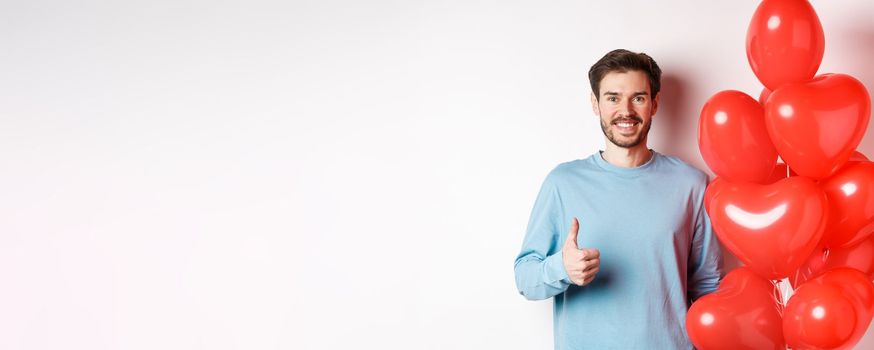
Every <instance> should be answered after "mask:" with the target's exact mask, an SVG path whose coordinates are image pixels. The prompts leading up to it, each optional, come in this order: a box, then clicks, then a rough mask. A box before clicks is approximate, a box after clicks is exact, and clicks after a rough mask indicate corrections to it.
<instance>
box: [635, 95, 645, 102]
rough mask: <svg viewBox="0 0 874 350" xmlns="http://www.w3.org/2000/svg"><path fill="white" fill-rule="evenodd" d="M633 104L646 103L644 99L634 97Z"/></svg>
mask: <svg viewBox="0 0 874 350" xmlns="http://www.w3.org/2000/svg"><path fill="white" fill-rule="evenodd" d="M634 102H635V103H644V102H646V97H643V96H635V97H634Z"/></svg>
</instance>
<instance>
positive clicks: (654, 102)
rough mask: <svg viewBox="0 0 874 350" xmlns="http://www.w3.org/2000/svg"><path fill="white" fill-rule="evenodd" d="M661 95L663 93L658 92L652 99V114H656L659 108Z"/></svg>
mask: <svg viewBox="0 0 874 350" xmlns="http://www.w3.org/2000/svg"><path fill="white" fill-rule="evenodd" d="M661 95H662V93H661V92H659V93H657V94H656V96H655V98H653V99H652V113H651V114H650V115H655V114H656V111H658V110H659V96H661Z"/></svg>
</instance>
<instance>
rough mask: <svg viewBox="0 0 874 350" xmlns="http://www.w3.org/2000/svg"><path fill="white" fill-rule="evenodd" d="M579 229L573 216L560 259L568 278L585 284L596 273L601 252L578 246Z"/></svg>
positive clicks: (590, 280)
mask: <svg viewBox="0 0 874 350" xmlns="http://www.w3.org/2000/svg"><path fill="white" fill-rule="evenodd" d="M579 231H580V222H579V221H577V218H574V220H573V221H572V222H571V229H570V232H568V235H567V240H565V242H564V246H563V247H562V248H561V260H562V262H564V269H565V270H567V275H568V277H570V280H571V281H572V282H573V283H574V284H576V285H578V286H585V285H587V284H589V283H591V282H592V280H593V279H594V278H595V274H597V273H598V270H599V268H600V266H601V252H599V251H598V250H597V249H589V248H582V249H580V248H578V247H577V236H578V235H579Z"/></svg>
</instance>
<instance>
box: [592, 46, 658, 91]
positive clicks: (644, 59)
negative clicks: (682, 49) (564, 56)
mask: <svg viewBox="0 0 874 350" xmlns="http://www.w3.org/2000/svg"><path fill="white" fill-rule="evenodd" d="M635 70H636V71H641V72H644V73H646V75H647V77H649V89H650V93H651V94H652V96H650V97H652V98H655V96H656V95H658V93H659V89H660V88H661V78H662V70H661V68H659V65H658V64H656V61H655V60H653V59H652V57H649V55H647V54H645V53H642V52H641V53H636V52H631V51H628V50H625V49H616V50H613V51H610V52H608V53H607V54H606V55H604V57H601V59H600V60H598V62H595V64H594V65H592V68H590V69H589V84H590V85H591V86H592V92H594V93H595V98H597V99H599V100H600V99H601V96H600V94H601V91H600V90H601V88H600V85H601V80H602V79H604V76H605V75H607V73H611V72H619V73H625V72H628V71H635Z"/></svg>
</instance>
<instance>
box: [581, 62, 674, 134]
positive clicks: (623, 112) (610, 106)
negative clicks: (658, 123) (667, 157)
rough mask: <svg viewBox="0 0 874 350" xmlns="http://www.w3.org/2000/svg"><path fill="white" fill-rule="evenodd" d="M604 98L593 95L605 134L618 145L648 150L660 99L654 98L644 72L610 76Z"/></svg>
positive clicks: (603, 87) (603, 84)
mask: <svg viewBox="0 0 874 350" xmlns="http://www.w3.org/2000/svg"><path fill="white" fill-rule="evenodd" d="M599 86H600V90H601V92H600V93H601V96H599V98H596V97H595V95H594V93H593V94H592V110H593V111H594V112H595V114H597V115H598V116H600V117H601V130H602V131H604V136H606V137H607V139H608V140H610V142H612V143H613V144H614V145H616V146H619V147H622V148H634V147H636V146H638V145H640V144H641V143H642V144H643V147H646V136H647V134H648V133H649V128H650V125H651V124H652V116H653V115H654V114H655V112H656V109H657V108H658V96H655V97H653V96H651V95H650V86H649V79H648V78H647V76H646V73H644V72H642V71H628V72H624V73H620V72H610V73H607V75H605V76H604V79H602V80H601V83H600V85H599Z"/></svg>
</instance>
